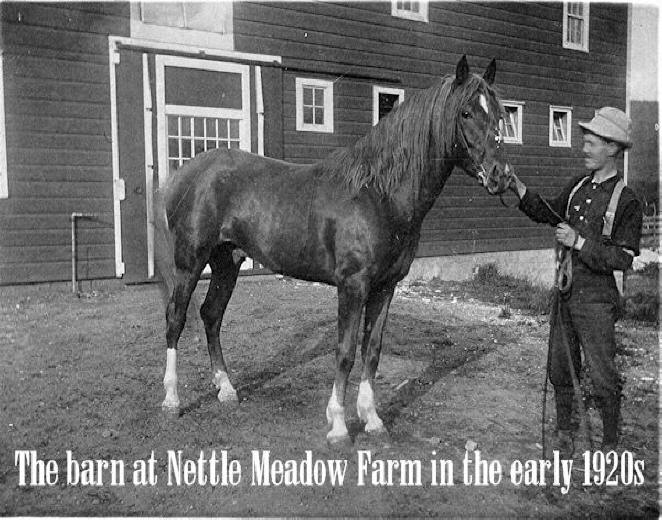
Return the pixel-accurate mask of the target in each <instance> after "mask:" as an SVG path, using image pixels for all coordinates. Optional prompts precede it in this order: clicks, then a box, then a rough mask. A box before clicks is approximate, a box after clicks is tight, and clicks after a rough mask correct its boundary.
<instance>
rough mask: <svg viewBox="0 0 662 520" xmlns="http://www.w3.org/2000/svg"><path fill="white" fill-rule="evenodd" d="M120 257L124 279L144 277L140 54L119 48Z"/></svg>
mask: <svg viewBox="0 0 662 520" xmlns="http://www.w3.org/2000/svg"><path fill="white" fill-rule="evenodd" d="M115 81H116V89H117V91H116V93H117V96H116V100H117V112H116V113H117V136H118V149H119V176H120V178H121V179H122V180H123V181H124V192H125V195H124V200H122V201H121V202H120V215H121V234H122V261H123V263H124V277H123V279H124V280H125V281H126V282H127V283H137V282H144V281H146V280H147V279H148V258H147V217H146V215H147V208H148V205H147V198H146V197H147V192H148V189H147V182H146V176H145V120H144V117H143V116H144V114H145V110H144V97H143V96H144V93H143V87H144V85H143V55H142V53H140V52H136V51H132V50H127V49H122V50H121V52H120V59H119V63H118V64H116V66H115Z"/></svg>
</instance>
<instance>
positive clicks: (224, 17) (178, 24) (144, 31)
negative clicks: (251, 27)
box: [131, 2, 234, 50]
mask: <svg viewBox="0 0 662 520" xmlns="http://www.w3.org/2000/svg"><path fill="white" fill-rule="evenodd" d="M232 29H233V25H232V2H131V36H132V37H134V38H143V39H146V40H156V41H161V42H167V43H177V44H182V45H198V46H201V47H205V48H217V49H230V50H232V49H233V47H234V41H233V36H232Z"/></svg>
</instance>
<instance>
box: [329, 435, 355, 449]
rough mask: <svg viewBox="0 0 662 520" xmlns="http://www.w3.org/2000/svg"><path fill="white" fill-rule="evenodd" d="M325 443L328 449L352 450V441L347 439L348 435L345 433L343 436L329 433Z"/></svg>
mask: <svg viewBox="0 0 662 520" xmlns="http://www.w3.org/2000/svg"><path fill="white" fill-rule="evenodd" d="M326 443H327V445H328V446H329V448H333V449H341V450H342V449H347V448H352V447H353V444H352V439H350V438H349V434H347V433H345V434H344V435H332V434H331V433H329V434H328V435H327V436H326Z"/></svg>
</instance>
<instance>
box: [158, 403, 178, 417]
mask: <svg viewBox="0 0 662 520" xmlns="http://www.w3.org/2000/svg"><path fill="white" fill-rule="evenodd" d="M161 411H162V412H163V414H164V415H165V416H166V417H168V418H172V417H179V405H171V404H167V403H165V402H164V403H163V404H162V405H161Z"/></svg>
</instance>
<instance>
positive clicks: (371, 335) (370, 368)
mask: <svg viewBox="0 0 662 520" xmlns="http://www.w3.org/2000/svg"><path fill="white" fill-rule="evenodd" d="M394 290H395V286H394V285H393V286H389V287H386V288H383V289H381V290H379V291H375V292H373V293H371V294H370V295H369V296H368V301H367V303H366V307H365V329H364V333H363V343H362V344H361V357H362V360H363V370H362V371H361V383H360V384H359V394H358V397H357V399H356V411H357V413H358V415H359V419H361V420H362V421H364V422H365V423H366V424H365V431H366V432H367V433H382V432H385V431H386V429H385V428H384V423H383V422H382V420H381V419H380V418H379V416H378V415H377V409H376V407H375V392H374V382H375V373H376V372H377V366H378V365H379V356H380V354H381V350H382V335H383V333H384V325H385V323H386V317H387V315H388V309H389V305H390V304H391V300H392V299H393V291H394Z"/></svg>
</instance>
